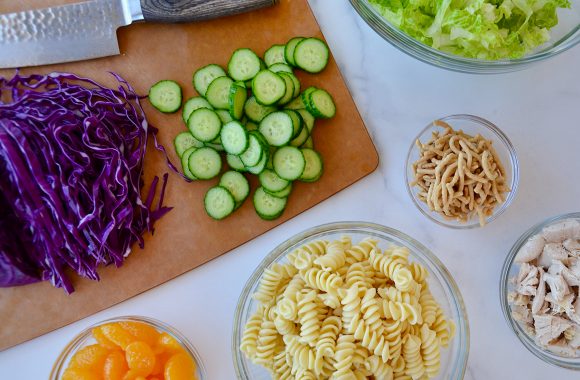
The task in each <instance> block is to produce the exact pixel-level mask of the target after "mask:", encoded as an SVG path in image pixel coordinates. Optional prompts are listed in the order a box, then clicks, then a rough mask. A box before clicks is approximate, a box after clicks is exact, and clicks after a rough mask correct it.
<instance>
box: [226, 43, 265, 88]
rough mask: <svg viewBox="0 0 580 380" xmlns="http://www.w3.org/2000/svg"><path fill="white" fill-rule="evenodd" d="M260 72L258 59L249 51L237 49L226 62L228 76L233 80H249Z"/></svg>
mask: <svg viewBox="0 0 580 380" xmlns="http://www.w3.org/2000/svg"><path fill="white" fill-rule="evenodd" d="M258 71H260V58H259V57H258V56H257V55H256V53H254V52H253V51H252V50H251V49H248V48H242V49H238V50H236V51H235V52H234V54H232V57H231V58H230V61H229V62H228V74H230V77H232V79H234V80H239V81H245V80H250V79H252V78H253V77H255V76H256V74H258Z"/></svg>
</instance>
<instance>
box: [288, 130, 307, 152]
mask: <svg viewBox="0 0 580 380" xmlns="http://www.w3.org/2000/svg"><path fill="white" fill-rule="evenodd" d="M308 137H310V133H308V128H304V127H303V128H302V130H301V131H300V134H299V135H298V137H296V138H295V139H294V140H292V141H290V145H291V146H294V147H298V146H300V145H302V144H304V143H305V142H306V140H308Z"/></svg>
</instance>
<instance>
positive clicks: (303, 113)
mask: <svg viewBox="0 0 580 380" xmlns="http://www.w3.org/2000/svg"><path fill="white" fill-rule="evenodd" d="M296 112H298V113H299V114H300V117H302V121H303V122H304V125H305V126H306V128H308V133H312V130H313V129H314V121H315V119H314V116H312V114H311V113H310V112H308V111H307V110H306V109H299V110H296Z"/></svg>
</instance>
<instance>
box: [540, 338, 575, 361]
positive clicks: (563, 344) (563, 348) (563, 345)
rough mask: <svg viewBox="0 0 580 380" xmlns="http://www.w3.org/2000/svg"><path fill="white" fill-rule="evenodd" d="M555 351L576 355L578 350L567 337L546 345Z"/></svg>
mask: <svg viewBox="0 0 580 380" xmlns="http://www.w3.org/2000/svg"><path fill="white" fill-rule="evenodd" d="M546 348H547V349H548V350H550V351H552V352H553V353H555V354H557V355H561V356H568V357H571V358H573V357H576V350H575V349H574V348H572V347H570V345H569V344H568V342H567V341H566V339H560V340H558V341H557V342H556V343H552V344H550V345H548V347H546Z"/></svg>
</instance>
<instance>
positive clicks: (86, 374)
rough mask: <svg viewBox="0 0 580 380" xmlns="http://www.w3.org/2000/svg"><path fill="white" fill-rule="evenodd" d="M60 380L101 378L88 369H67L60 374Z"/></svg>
mask: <svg viewBox="0 0 580 380" xmlns="http://www.w3.org/2000/svg"><path fill="white" fill-rule="evenodd" d="M61 380H101V378H100V376H99V375H97V374H96V373H95V372H93V371H92V370H90V369H81V368H70V367H69V368H67V369H66V370H65V371H64V373H63V374H62V378H61Z"/></svg>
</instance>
